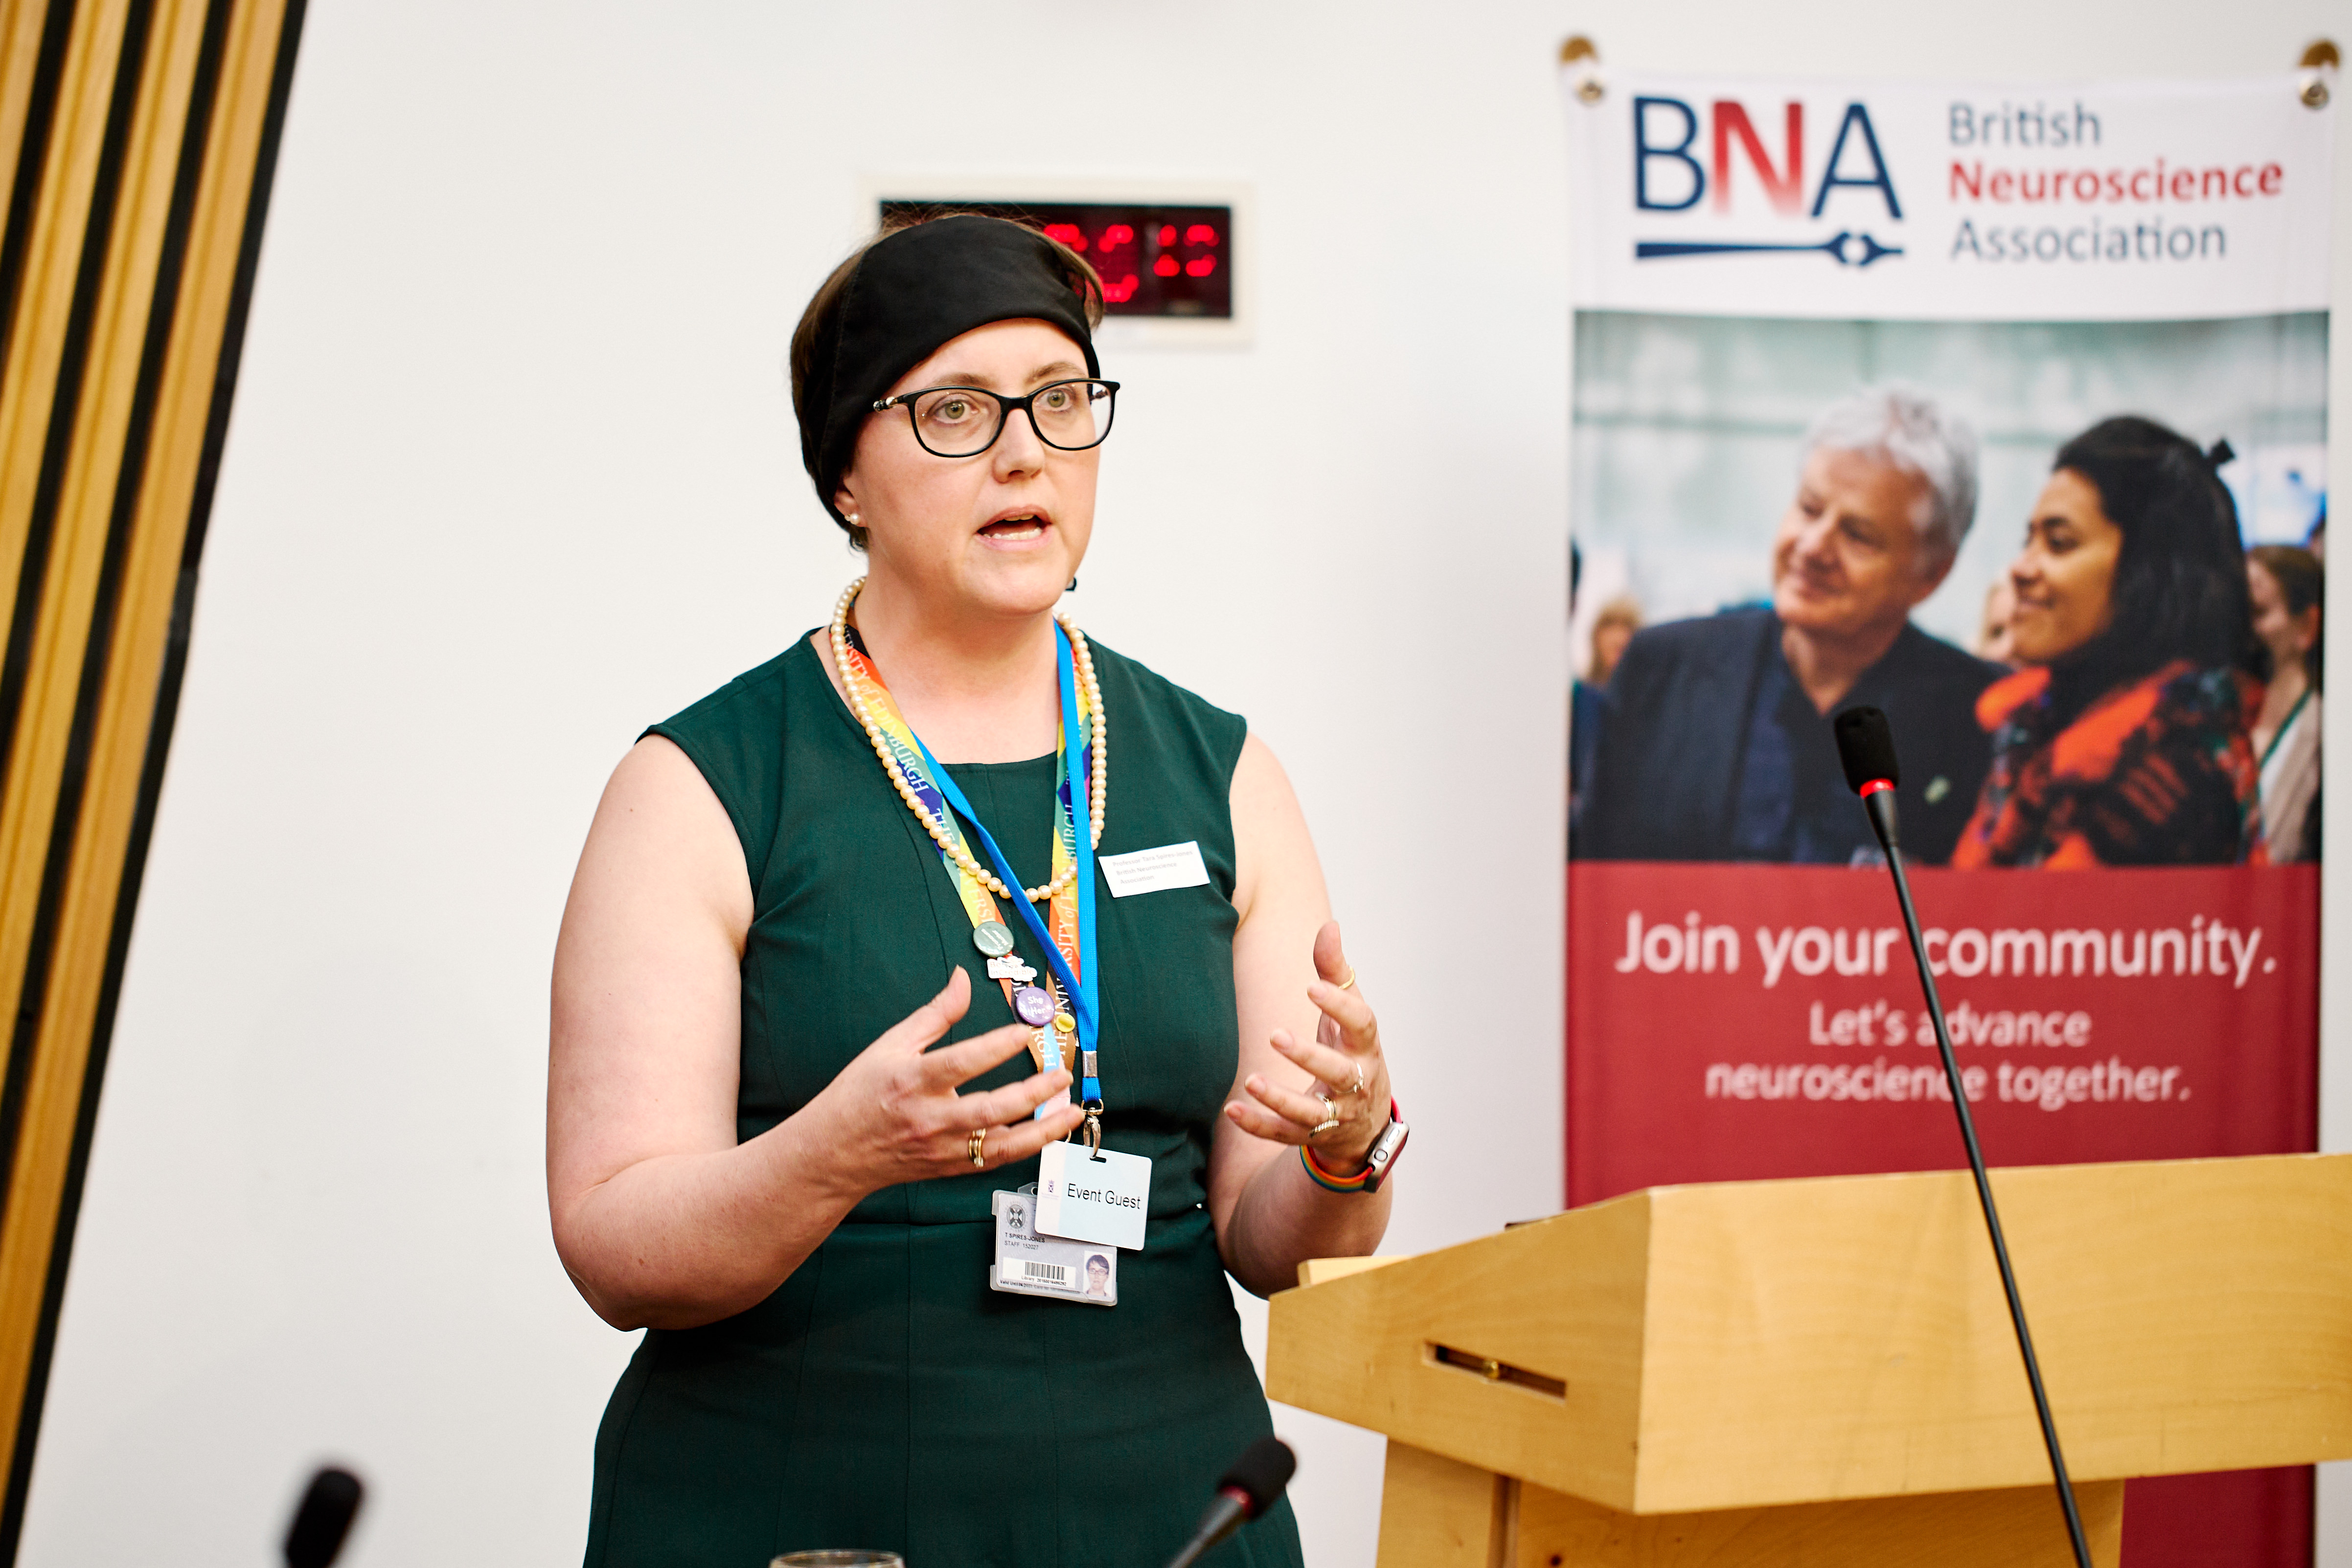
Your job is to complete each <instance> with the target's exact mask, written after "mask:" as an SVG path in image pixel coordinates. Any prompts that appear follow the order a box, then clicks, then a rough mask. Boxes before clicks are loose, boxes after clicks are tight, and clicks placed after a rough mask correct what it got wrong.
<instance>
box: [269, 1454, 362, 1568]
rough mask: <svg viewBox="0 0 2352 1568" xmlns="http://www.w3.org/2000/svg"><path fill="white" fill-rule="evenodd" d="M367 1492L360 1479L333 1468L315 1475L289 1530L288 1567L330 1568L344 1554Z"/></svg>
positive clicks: (346, 1471) (330, 1467)
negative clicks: (346, 1538) (345, 1543)
mask: <svg viewBox="0 0 2352 1568" xmlns="http://www.w3.org/2000/svg"><path fill="white" fill-rule="evenodd" d="M366 1493H367V1489H366V1488H365V1487H363V1486H362V1485H361V1484H360V1479H359V1477H357V1476H355V1475H353V1474H352V1472H351V1471H349V1470H343V1469H336V1468H334V1467H333V1466H332V1465H330V1466H328V1467H326V1468H325V1469H321V1470H320V1471H319V1473H318V1474H316V1475H314V1476H312V1477H311V1478H310V1487H309V1488H308V1489H307V1490H305V1491H304V1492H303V1493H302V1505H301V1506H300V1507H299V1508H297V1509H296V1510H295V1511H294V1522H293V1523H291V1524H289V1525H288V1526H287V1527H286V1568H328V1564H330V1563H333V1562H334V1560H335V1559H336V1557H338V1556H339V1555H341V1552H342V1550H343V1538H344V1537H345V1536H347V1535H349V1534H350V1533H351V1529H352V1519H353V1518H354V1517H355V1516H357V1514H358V1513H359V1511H360V1499H361V1498H362V1497H363V1496H365V1495H366Z"/></svg>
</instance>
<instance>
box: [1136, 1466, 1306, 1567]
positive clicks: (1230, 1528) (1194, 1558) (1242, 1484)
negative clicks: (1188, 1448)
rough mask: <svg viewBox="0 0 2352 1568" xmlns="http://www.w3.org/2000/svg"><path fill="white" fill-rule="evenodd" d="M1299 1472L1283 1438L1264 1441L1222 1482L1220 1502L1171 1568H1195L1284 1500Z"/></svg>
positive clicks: (1205, 1515) (1213, 1505)
mask: <svg viewBox="0 0 2352 1568" xmlns="http://www.w3.org/2000/svg"><path fill="white" fill-rule="evenodd" d="M1297 1469H1298V1458H1297V1455H1295V1454H1293V1453H1292V1452H1291V1451H1290V1446H1289V1445H1288V1444H1286V1443H1285V1442H1284V1441H1283V1440H1282V1439H1281V1438H1279V1437H1260V1438H1259V1439H1258V1440H1257V1441H1256V1442H1255V1443H1252V1444H1251V1445H1250V1446H1249V1448H1247V1449H1245V1450H1244V1452H1243V1454H1242V1457H1241V1458H1238V1459H1235V1460H1234V1463H1233V1468H1232V1469H1228V1470H1227V1471H1225V1473H1224V1474H1223V1476H1222V1477H1220V1478H1219V1479H1218V1481H1217V1496H1216V1500H1214V1501H1213V1502H1211V1503H1210V1504H1209V1508H1208V1511H1207V1512H1205V1513H1203V1514H1202V1515H1201V1522H1200V1523H1199V1524H1198V1525H1196V1526H1194V1527H1193V1530H1192V1540H1190V1541H1188V1542H1185V1543H1184V1550H1183V1551H1181V1552H1178V1553H1176V1555H1175V1556H1173V1557H1171V1558H1170V1559H1169V1560H1168V1568H1192V1564H1193V1563H1198V1562H1199V1561H1200V1560H1201V1557H1202V1553H1204V1552H1207V1551H1208V1550H1209V1548H1211V1547H1213V1546H1214V1545H1216V1544H1217V1542H1221V1541H1223V1539H1224V1538H1225V1537H1226V1536H1228V1535H1231V1534H1232V1533H1233V1532H1234V1531H1236V1530H1239V1529H1240V1528H1241V1527H1242V1526H1243V1525H1244V1523H1245V1522H1247V1521H1250V1520H1253V1519H1255V1518H1256V1517H1257V1516H1258V1515H1259V1514H1262V1513H1264V1512H1265V1511H1266V1510H1267V1509H1270V1508H1272V1507H1273V1506H1274V1505H1275V1504H1276V1502H1278V1501H1280V1500H1281V1499H1282V1489H1283V1488H1285V1487H1286V1486H1288V1485H1289V1484H1290V1478H1291V1475H1292V1473H1293V1472H1294V1471H1296V1470H1297Z"/></svg>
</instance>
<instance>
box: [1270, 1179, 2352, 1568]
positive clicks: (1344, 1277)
mask: <svg viewBox="0 0 2352 1568" xmlns="http://www.w3.org/2000/svg"><path fill="white" fill-rule="evenodd" d="M1992 1180H1993V1190H1994V1196H1995V1197H1997V1198H1998V1199H1999V1201H2000V1210H2001V1220H2002V1224H2003V1226H2004V1227H2005V1228H2006V1229H2007V1232H2008V1235H2009V1243H2010V1250H2011V1257H2012V1259H2013V1260H2015V1264H2016V1268H2017V1274H2018V1286H2019V1289H2020V1290H2021V1291H2022V1292H2023V1293H2024V1297H2025V1308H2026V1314H2027V1317H2028V1320H2029V1321H2030V1322H2031V1323H2032V1329H2033V1338H2034V1345H2035V1348H2036V1349H2037V1350H2038V1351H2039V1353H2040V1354H2041V1358H2042V1375H2043V1377H2044V1379H2045V1381H2046V1382H2047V1384H2048V1385H2049V1389H2050V1400H2051V1405H2052V1407H2053V1411H2054V1413H2055V1415H2056V1417H2057V1421H2058V1431H2059V1437H2060V1439H2061V1440H2062V1441H2063V1443H2064V1445H2065V1450H2066V1461H2067V1466H2068V1468H2069V1469H2070V1470H2071V1471H2072V1473H2073V1475H2074V1482H2075V1490H2076V1494H2077V1497H2078V1498H2079V1500H2080V1501H2081V1504H2082V1509H2083V1514H2084V1527H2085V1529H2086V1530H2087V1531H2089V1533H2090V1537H2091V1542H2092V1546H2093V1551H2094V1555H2095V1558H2096V1560H2097V1561H2098V1562H2099V1563H2102V1564H2105V1565H2112V1564H2114V1563H2116V1558H2117V1554H2118V1550H2119V1544H2120V1540H2121V1536H2122V1531H2123V1483H2124V1478H2126V1477H2127V1476H2155V1475H2176V1474H2184V1473H2189V1472H2194V1471H2200V1470H2225V1469H2251V1468H2253V1467H2257V1466H2269V1465H2290V1464H2303V1463H2308V1462H2311V1461H2315V1460H2320V1459H2335V1458H2346V1457H2347V1456H2352V1155H2272V1156H2263V1157H2258V1158H2250V1159H2218V1160H2179V1161H2163V1162H2151V1163H2145V1164H2128V1165H2094V1166H2042V1167H2032V1168H2011V1169H2007V1170H1997V1171H1995V1172H1993V1174H1992ZM1301 1273H1302V1275H1304V1276H1306V1280H1307V1282H1306V1283H1305V1284H1303V1286H1302V1287H1301V1288H1300V1289H1297V1290H1294V1291H1283V1292H1281V1293H1280V1294H1278V1295H1276V1297H1275V1298H1274V1301H1273V1303H1272V1312H1271V1315H1270V1326H1269V1330H1268V1338H1267V1352H1266V1393H1267V1395H1268V1396H1271V1397H1273V1398H1275V1399H1278V1400H1281V1401H1283V1402H1284V1403H1286V1404H1289V1405H1296V1406H1301V1407H1302V1408H1305V1409H1308V1410H1314V1411H1318V1412H1320V1413H1321V1414H1323V1415H1326V1416H1336V1417H1337V1418H1338V1419H1339V1420H1342V1421H1348V1422H1352V1423H1354V1424H1355V1425H1357V1426H1359V1427H1371V1428H1373V1429H1375V1430H1377V1431H1381V1432H1385V1433H1387V1434H1388V1437H1389V1449H1388V1475H1387V1482H1386V1490H1385V1493H1384V1495H1383V1498H1382V1501H1381V1556H1380V1560H1381V1563H1382V1565H1383V1568H1522V1565H1525V1568H1579V1565H1583V1564H1602V1563H1605V1564H1610V1565H1612V1568H1620V1565H1622V1568H1634V1565H1637V1564H1638V1565H1642V1568H1649V1565H1652V1564H1660V1565H1663V1564H1670V1563H1671V1564H1696V1563H1706V1564H1714V1565H1723V1568H1729V1565H1732V1564H1742V1565H1748V1564H1775V1565H1781V1564H1785V1565H1789V1568H1795V1565H1798V1564H1803V1565H1804V1568H1843V1565H1845V1564H1856V1565H1860V1564H1865V1563H1866V1564H1870V1565H1871V1568H1892V1565H1895V1564H1905V1563H1922V1564H1925V1563H1955V1564H1958V1563H1970V1564H1981V1563H2000V1564H2020V1565H2023V1564H2037V1565H2038V1564H2042V1563H2048V1564H2050V1565H2051V1568H2063V1565H2066V1564H2069V1563H2072V1561H2073V1558H2072V1552H2071V1551H2070V1549H2069V1547H2068V1545H2067V1541H2066V1532H2065V1527H2064V1523H2063V1521H2062V1519H2061V1518H2060V1515H2059V1511H2058V1505H2057V1500H2056V1496H2055V1492H2054V1490H2053V1487H2052V1485H2051V1483H2050V1470H2049V1461H2048V1459H2047V1458H2046V1457H2045V1455H2044V1453H2043V1451H2042V1438H2041V1432H2040V1428H2039V1427H2037V1425H2036V1424H2035V1421H2034V1416H2033V1406H2032V1397H2031V1396H2030V1395H2029V1393H2028V1391H2027V1388H2026V1382H2025V1374H2024V1371H2023V1369H2022V1367H2021V1364H2020V1363H2019V1360H2018V1354H2017V1343H2016V1341H2015V1339H2014V1338H2013V1337H2012V1335H2011V1328H2010V1322H2009V1313H2008V1310H2007V1308H2006V1307H2005V1306H2004V1305H2003V1303H2002V1300H2001V1293H2000V1278H1999V1275H1998V1274H1997V1273H1996V1272H1995V1270H1994V1268H1993V1260H1992V1251H1991V1248H1990V1245H1989V1244H1988V1242H1987V1241H1986V1239H1985V1230H1984V1219H1983V1217H1982V1216H1981V1214H1980V1213H1979V1210H1978V1208H1977V1204H1976V1195H1975V1191H1974V1189H1973V1187H1972V1186H1971V1185H1970V1182H1969V1176H1968V1173H1967V1172H1966V1171H1952V1172H1941V1171H1934V1172H1923V1173H1918V1174H1914V1175H1907V1176H1836V1177H1828V1178H1823V1179H1818V1180H1804V1181H1769V1182H1728V1183H1722V1184H1717V1185H1711V1186H1671V1187H1655V1188H1652V1189H1651V1190H1649V1191H1646V1192H1638V1193H1633V1194H1629V1195H1627V1196H1625V1197H1616V1198H1612V1199H1610V1200H1609V1201H1607V1202H1605V1203H1597V1204H1593V1205H1591V1206H1590V1207H1585V1208H1579V1209H1572V1210H1570V1212H1568V1213H1566V1214H1562V1215H1559V1216H1557V1217H1555V1218H1550V1219H1546V1220H1541V1221H1538V1222H1537V1223H1535V1224H1531V1225H1525V1226H1519V1227H1515V1228H1512V1229H1509V1230H1507V1231H1505V1232H1504V1233H1503V1234H1502V1235H1500V1236H1490V1237H1487V1238H1486V1239H1483V1240H1479V1241H1472V1242H1466V1243H1465V1244H1463V1245H1462V1246H1459V1247H1449V1248H1446V1249H1443V1250H1441V1251H1437V1252H1430V1253H1424V1254H1423V1255H1422V1256H1419V1257H1414V1258H1403V1259H1394V1260H1389V1259H1349V1260H1326V1261H1323V1262H1318V1263H1310V1264H1308V1265H1307V1266H1306V1268H1305V1269H1303V1270H1301Z"/></svg>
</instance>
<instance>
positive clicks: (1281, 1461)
mask: <svg viewBox="0 0 2352 1568" xmlns="http://www.w3.org/2000/svg"><path fill="white" fill-rule="evenodd" d="M1297 1469H1298V1456H1297V1455H1296V1454H1293V1453H1292V1452H1291V1451H1290V1445H1289V1444H1287V1443H1285V1442H1284V1441H1283V1440H1282V1439H1281V1438H1279V1437H1260V1438H1259V1439H1258V1440H1257V1441H1256V1442H1255V1443H1252V1444H1251V1445H1250V1446H1249V1448H1248V1450H1247V1451H1246V1452H1244V1454H1243V1455H1242V1457H1241V1458H1238V1459H1235V1460H1234V1463H1233V1468H1232V1469H1228V1470H1227V1471H1226V1472H1225V1473H1224V1475H1223V1477H1221V1478H1219V1479H1218V1481H1217V1490H1219V1491H1223V1490H1225V1489H1226V1488H1228V1487H1231V1488H1233V1489H1234V1490H1236V1491H1239V1492H1241V1493H1242V1494H1243V1495H1244V1496H1245V1497H1247V1498H1248V1499H1249V1508H1248V1512H1249V1516H1250V1517H1251V1518H1252V1519H1255V1518H1256V1517H1257V1516H1258V1515H1259V1514H1261V1513H1264V1512H1265V1511H1266V1510H1267V1509H1269V1508H1272V1507H1273V1506H1274V1505H1275V1501H1276V1499H1278V1498H1280V1497H1281V1496H1282V1489H1283V1488H1285V1487H1286V1486H1288V1485H1289V1484H1290V1478H1291V1475H1292V1474H1293V1472H1295V1471H1296V1470H1297Z"/></svg>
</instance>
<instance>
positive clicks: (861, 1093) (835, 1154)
mask: <svg viewBox="0 0 2352 1568" xmlns="http://www.w3.org/2000/svg"><path fill="white" fill-rule="evenodd" d="M970 1008H971V980H970V979H969V978H968V977H966V975H965V973H964V971H963V970H962V969H961V967H959V968H957V969H955V970H954V971H953V972H951V973H950V975H949V976H948V983H947V985H946V987H945V988H942V989H941V990H940V994H939V995H937V996H935V997H933V998H931V999H930V1000H929V1001H928V1002H925V1003H924V1004H923V1005H922V1006H921V1007H919V1008H917V1009H915V1010H914V1011H913V1012H911V1013H908V1015H907V1016H906V1017H905V1018H904V1019H901V1020H899V1021H898V1023H897V1024H895V1025H893V1026H892V1027H891V1028H890V1029H889V1030H887V1032H886V1033H884V1034H883V1036H882V1037H881V1038H880V1039H879V1040H876V1041H875V1042H874V1043H873V1044H872V1045H869V1046H867V1047H866V1049H865V1050H864V1051H859V1052H858V1053H857V1055H856V1057H854V1058H852V1059H851V1061H850V1063H849V1065H848V1066H846V1067H845V1068H843V1069H842V1070H841V1071H840V1073H839V1074H838V1075H837V1076H836V1077H835V1079H834V1081H833V1082H831V1083H829V1084H827V1085H825V1087H824V1090H823V1091H822V1092H820V1093H818V1095H817V1096H816V1098H815V1099H814V1100H812V1101H810V1102H809V1103H808V1105H807V1107H806V1108H805V1109H803V1111H802V1112H801V1113H800V1114H799V1116H796V1117H794V1118H793V1119H794V1120H795V1121H799V1120H802V1119H803V1118H806V1119H807V1121H808V1124H809V1131H810V1132H811V1133H812V1134H814V1135H815V1137H816V1139H817V1143H818V1150H819V1151H821V1153H820V1157H821V1158H822V1159H823V1160H824V1168H825V1170H826V1173H827V1174H828V1175H829V1176H833V1177H834V1178H835V1181H837V1182H838V1183H840V1184H842V1185H843V1186H844V1187H845V1189H846V1191H847V1194H848V1196H850V1197H851V1199H852V1201H855V1200H856V1198H860V1197H865V1196H866V1194H868V1193H871V1192H877V1191H879V1190H880V1189H881V1188H883V1187H886V1186H895V1185H897V1184H898V1183H900V1182H909V1181H927V1180H929V1179H930V1178H932V1177H934V1176H969V1175H971V1173H972V1172H973V1171H974V1170H994V1169H995V1168H996V1167H997V1166H1004V1165H1011V1164H1013V1162H1015V1161H1018V1160H1025V1159H1028V1158H1030V1157H1032V1156H1033V1155H1035V1154H1036V1153H1037V1152H1038V1151H1039V1150H1040V1149H1043V1148H1044V1147H1045V1145H1047V1144H1050V1143H1053V1142H1055V1141H1056V1140H1058V1139H1061V1138H1064V1137H1066V1136H1068V1135H1069V1134H1070V1133H1072V1132H1073V1131H1075V1130H1076V1127H1077V1125H1078V1124H1079V1123H1080V1122H1082V1121H1084V1120H1085V1113H1083V1112H1082V1111H1080V1110H1079V1109H1078V1107H1077V1106H1076V1105H1075V1104H1069V1103H1064V1104H1062V1105H1058V1106H1056V1107H1055V1108H1054V1109H1053V1110H1052V1111H1049V1112H1048V1113H1046V1114H1045V1115H1044V1116H1041V1117H1037V1118H1036V1119H1034V1120H1032V1119H1031V1115H1030V1113H1032V1112H1034V1110H1036V1108H1037V1107H1038V1106H1040V1105H1042V1104H1044V1103H1046V1102H1047V1101H1049V1100H1051V1099H1053V1098H1054V1097H1055V1095H1057V1094H1065V1093H1066V1092H1067V1091H1068V1089H1069V1086H1070V1075H1069V1073H1068V1072H1067V1071H1064V1070H1062V1069H1060V1068H1056V1069H1055V1070H1054V1071H1051V1072H1040V1073H1035V1074H1034V1075H1032V1076H1030V1077H1028V1078H1025V1079H1023V1080H1022V1081H1021V1082H1018V1083H1007V1084H1005V1085H1003V1087H1002V1088H998V1089H991V1090H988V1091H986V1092H982V1093H973V1094H959V1093H958V1092H956V1090H957V1087H958V1085H960V1084H963V1083H968V1082H971V1080H973V1079H975V1078H977V1077H979V1076H980V1075H981V1074H982V1073H983V1072H986V1071H989V1070H990V1069H992V1068H993V1067H996V1066H999V1065H1000V1064H1002V1063H1003V1062H1006V1061H1011V1060H1012V1059H1013V1057H1015V1056H1017V1055H1019V1054H1020V1053H1021V1051H1023V1050H1024V1049H1025V1048H1026V1046H1027V1045H1028V1042H1029V1037H1030V1035H1031V1034H1032V1033H1033V1032H1034V1031H1033V1030H1031V1029H1030V1028H1029V1026H1027V1025H1025V1024H1018V1023H1009V1024H1006V1025H1005V1026H1004V1027H1003V1028H1002V1029H993V1030H989V1031H988V1032H987V1033H986V1034H983V1035H980V1036H977V1037H976V1038H974V1039H971V1040H961V1041H959V1042H958V1043H956V1044H954V1045H949V1046H941V1047H940V1049H938V1050H936V1051H934V1050H932V1049H930V1048H931V1046H932V1045H933V1044H934V1043H935V1042H936V1041H937V1040H940V1037H942V1036H943V1035H945V1034H946V1033H947V1032H948V1030H950V1029H951V1028H953V1027H954V1026H955V1024H956V1021H957V1020H958V1019H961V1018H962V1017H963V1015H964V1013H965V1012H966V1011H967V1010H968V1009H970ZM982 1128H985V1129H987V1137H986V1138H985V1140H984V1141H983V1143H982V1155H981V1160H980V1162H979V1163H978V1164H977V1165H975V1164H974V1163H973V1161H972V1158H971V1134H973V1132H975V1131H976V1130H979V1129H982Z"/></svg>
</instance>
